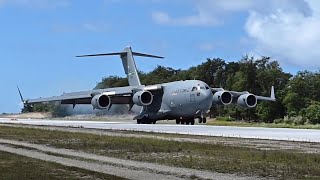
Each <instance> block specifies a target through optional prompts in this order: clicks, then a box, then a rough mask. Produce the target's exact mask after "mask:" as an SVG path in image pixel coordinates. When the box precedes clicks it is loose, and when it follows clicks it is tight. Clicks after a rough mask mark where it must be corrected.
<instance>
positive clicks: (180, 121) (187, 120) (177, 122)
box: [176, 118, 195, 125]
mask: <svg viewBox="0 0 320 180" xmlns="http://www.w3.org/2000/svg"><path fill="white" fill-rule="evenodd" d="M194 122H195V120H194V118H192V119H191V118H190V119H180V118H178V119H176V124H187V125H189V124H191V125H194Z"/></svg>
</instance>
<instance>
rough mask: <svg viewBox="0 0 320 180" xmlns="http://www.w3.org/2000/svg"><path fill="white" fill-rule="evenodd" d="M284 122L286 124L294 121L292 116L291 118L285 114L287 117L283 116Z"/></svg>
mask: <svg viewBox="0 0 320 180" xmlns="http://www.w3.org/2000/svg"><path fill="white" fill-rule="evenodd" d="M283 122H284V123H285V124H292V123H293V121H292V118H290V117H289V116H285V117H284V118H283Z"/></svg>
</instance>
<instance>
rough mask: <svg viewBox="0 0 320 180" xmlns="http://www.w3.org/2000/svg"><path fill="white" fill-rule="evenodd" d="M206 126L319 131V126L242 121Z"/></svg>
mask: <svg viewBox="0 0 320 180" xmlns="http://www.w3.org/2000/svg"><path fill="white" fill-rule="evenodd" d="M207 124H208V125H213V126H239V127H266V128H294V129H320V125H312V124H306V125H294V124H285V123H279V124H275V123H257V122H251V123H249V122H243V121H216V120H212V121H208V122H207Z"/></svg>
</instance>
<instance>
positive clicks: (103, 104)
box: [91, 94, 111, 110]
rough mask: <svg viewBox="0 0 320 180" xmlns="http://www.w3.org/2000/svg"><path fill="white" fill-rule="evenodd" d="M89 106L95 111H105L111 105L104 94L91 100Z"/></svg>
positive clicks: (108, 98)
mask: <svg viewBox="0 0 320 180" xmlns="http://www.w3.org/2000/svg"><path fill="white" fill-rule="evenodd" d="M91 104H92V106H93V108H95V109H100V110H102V109H107V108H108V107H109V106H110V104H111V99H110V97H109V96H107V95H105V94H99V95H96V96H94V97H93V98H92V99H91Z"/></svg>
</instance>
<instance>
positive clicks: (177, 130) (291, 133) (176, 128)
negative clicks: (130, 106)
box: [0, 118, 320, 142]
mask: <svg viewBox="0 0 320 180" xmlns="http://www.w3.org/2000/svg"><path fill="white" fill-rule="evenodd" d="M0 123H10V124H25V125H42V126H60V127H82V128H88V129H109V130H131V131H143V132H156V133H171V134H189V135H204V136H220V137H237V138H254V139H269V140H285V141H301V142H320V130H311V129H288V128H260V127H231V126H208V125H193V126H191V125H175V124H134V121H132V123H128V122H102V121H66V120H48V119H41V120H39V119H17V120H11V119H2V118H0Z"/></svg>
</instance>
